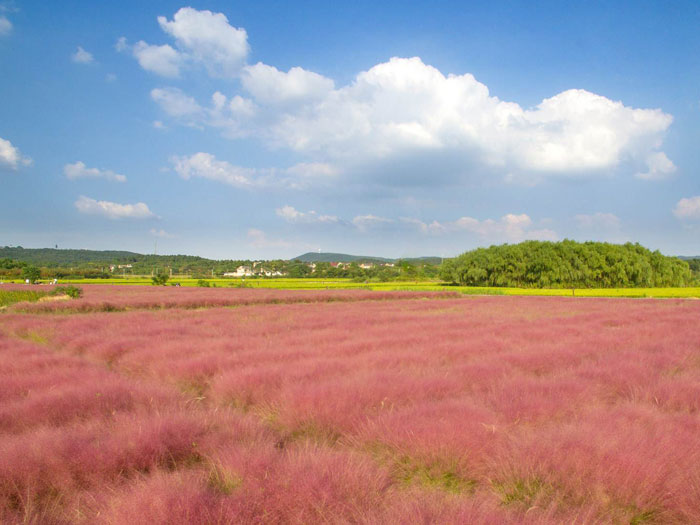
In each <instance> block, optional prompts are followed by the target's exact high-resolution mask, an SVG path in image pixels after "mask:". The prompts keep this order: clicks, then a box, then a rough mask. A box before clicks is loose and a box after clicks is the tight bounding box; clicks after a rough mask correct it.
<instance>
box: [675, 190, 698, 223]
mask: <svg viewBox="0 0 700 525" xmlns="http://www.w3.org/2000/svg"><path fill="white" fill-rule="evenodd" d="M673 214H674V215H675V216H676V217H678V218H679V219H682V220H700V195H697V196H695V197H687V198H683V199H681V200H679V201H678V203H677V204H676V207H675V208H674V209H673Z"/></svg>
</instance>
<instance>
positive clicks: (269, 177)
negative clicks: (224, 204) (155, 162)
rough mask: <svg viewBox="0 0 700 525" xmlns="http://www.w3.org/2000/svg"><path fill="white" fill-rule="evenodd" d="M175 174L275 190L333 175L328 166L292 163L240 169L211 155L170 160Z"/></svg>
mask: <svg viewBox="0 0 700 525" xmlns="http://www.w3.org/2000/svg"><path fill="white" fill-rule="evenodd" d="M170 162H171V163H172V164H173V166H174V169H175V171H176V172H177V173H178V174H179V175H180V176H181V177H182V178H183V179H186V180H187V179H191V178H195V177H200V178H203V179H209V180H213V181H216V182H221V183H224V184H228V185H230V186H235V187H237V188H248V189H251V188H255V187H258V188H259V187H277V188H287V189H303V188H307V187H308V186H309V184H312V183H314V182H316V181H318V180H325V179H327V178H328V177H331V176H333V175H334V174H335V172H334V170H333V168H332V167H330V166H328V165H325V164H322V163H311V164H309V163H301V164H295V165H293V166H291V167H289V168H286V169H277V168H267V169H265V168H261V169H254V168H244V167H241V166H236V165H234V164H231V163H229V162H226V161H224V160H217V158H216V157H215V156H214V155H212V154H211V153H204V152H199V153H195V154H193V155H190V156H189V157H187V156H173V157H171V158H170Z"/></svg>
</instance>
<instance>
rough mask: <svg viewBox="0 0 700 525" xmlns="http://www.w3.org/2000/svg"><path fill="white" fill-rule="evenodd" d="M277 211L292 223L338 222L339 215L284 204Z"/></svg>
mask: <svg viewBox="0 0 700 525" xmlns="http://www.w3.org/2000/svg"><path fill="white" fill-rule="evenodd" d="M275 213H276V214H277V216H278V217H282V218H283V219H284V220H285V221H287V222H292V223H307V224H309V223H326V224H331V223H337V222H338V217H336V216H335V215H319V214H317V213H316V212H315V211H313V210H311V211H308V212H301V211H299V210H297V209H296V208H294V207H293V206H289V205H286V206H282V207H281V208H277V209H276V210H275Z"/></svg>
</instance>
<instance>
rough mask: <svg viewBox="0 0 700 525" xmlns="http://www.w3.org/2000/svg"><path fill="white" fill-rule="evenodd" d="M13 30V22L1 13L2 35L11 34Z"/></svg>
mask: <svg viewBox="0 0 700 525" xmlns="http://www.w3.org/2000/svg"><path fill="white" fill-rule="evenodd" d="M11 32H12V22H10V21H9V20H8V19H7V17H5V16H2V15H0V36H5V35H9V34H10V33H11Z"/></svg>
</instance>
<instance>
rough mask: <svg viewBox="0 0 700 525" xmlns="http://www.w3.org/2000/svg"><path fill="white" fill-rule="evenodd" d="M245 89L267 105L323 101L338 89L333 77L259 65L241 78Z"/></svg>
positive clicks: (249, 69) (294, 69)
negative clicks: (335, 87)
mask: <svg viewBox="0 0 700 525" xmlns="http://www.w3.org/2000/svg"><path fill="white" fill-rule="evenodd" d="M241 82H242V84H243V87H244V88H245V89H246V90H247V91H248V92H249V93H250V94H251V95H252V96H253V98H255V100H257V101H259V102H262V103H267V104H279V103H283V102H290V101H292V102H298V101H300V100H319V99H322V98H324V97H325V96H326V95H328V93H330V92H331V91H332V90H333V88H334V83H333V81H332V80H331V79H330V78H326V77H324V76H322V75H319V74H318V73H314V72H312V71H307V70H305V69H302V68H300V67H293V68H291V69H290V70H289V71H288V72H287V73H284V72H283V71H280V70H278V69H277V68H276V67H273V66H268V65H267V64H263V63H261V62H258V63H257V64H255V65H254V66H246V67H245V68H244V69H243V76H242V78H241Z"/></svg>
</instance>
